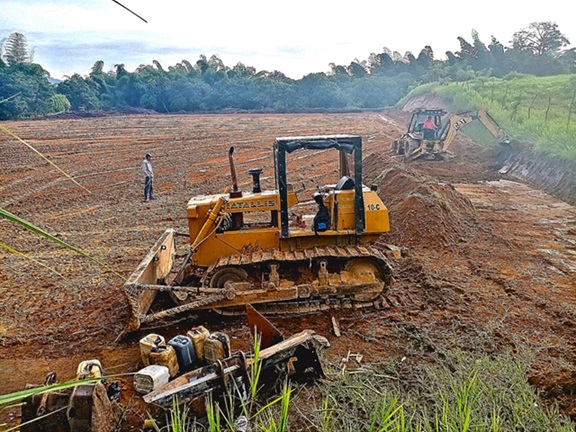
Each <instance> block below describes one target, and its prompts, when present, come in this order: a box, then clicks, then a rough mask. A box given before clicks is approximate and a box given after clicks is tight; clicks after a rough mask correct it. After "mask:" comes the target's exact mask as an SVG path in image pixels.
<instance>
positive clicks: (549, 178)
mask: <svg viewBox="0 0 576 432" xmlns="http://www.w3.org/2000/svg"><path fill="white" fill-rule="evenodd" d="M497 160H498V161H499V163H500V164H501V166H502V167H501V168H500V170H499V171H500V173H502V174H507V175H509V176H511V177H515V178H518V179H520V180H522V181H525V182H527V183H529V184H531V185H533V186H535V187H537V188H538V189H541V190H545V191H547V192H549V193H551V194H553V195H555V196H557V197H558V198H560V199H562V200H564V201H566V202H569V203H570V204H576V163H574V162H572V163H570V162H566V161H559V160H554V159H551V158H550V157H548V156H546V155H543V154H542V153H537V152H535V151H534V150H532V149H530V148H526V147H523V146H521V145H518V144H516V145H512V146H511V147H509V148H504V149H502V151H501V152H500V154H499V155H498V159H497Z"/></svg>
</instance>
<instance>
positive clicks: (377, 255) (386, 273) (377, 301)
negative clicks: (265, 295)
mask: <svg viewBox="0 0 576 432" xmlns="http://www.w3.org/2000/svg"><path fill="white" fill-rule="evenodd" d="M355 259H367V260H370V261H371V262H373V263H374V264H376V265H377V267H378V271H379V276H380V280H381V282H382V283H383V288H382V291H381V292H380V293H378V294H379V295H376V296H375V298H372V299H370V300H369V301H359V300H355V299H354V298H353V297H354V295H350V294H349V293H347V294H342V293H340V292H339V291H338V289H337V287H335V288H336V289H335V292H334V294H329V295H326V294H321V295H318V296H311V297H309V298H304V299H298V300H290V301H281V302H270V303H261V304H259V305H258V309H259V310H261V311H263V312H265V313H267V314H293V313H309V312H316V311H319V310H326V309H330V308H333V307H372V306H376V307H379V306H380V305H381V304H382V299H383V296H384V295H385V294H386V293H387V292H388V289H389V287H390V286H391V284H392V283H393V269H392V266H391V265H390V264H389V262H388V259H387V255H386V253H385V252H383V251H382V250H380V249H378V248H375V247H372V246H326V247H315V248H311V249H304V250H299V251H281V250H278V249H273V250H268V251H256V252H245V253H241V254H237V255H233V256H230V257H223V258H220V259H218V260H217V261H216V262H215V263H214V264H213V265H211V266H210V267H209V268H208V269H207V271H206V273H205V274H204V276H203V277H202V284H203V285H204V286H210V282H211V279H212V277H213V276H214V275H215V274H216V273H217V272H219V271H221V270H223V269H226V268H236V269H243V270H247V273H252V274H253V273H255V271H256V269H257V268H258V269H260V270H261V269H262V268H266V267H268V266H270V265H272V264H279V265H281V266H284V267H286V266H287V265H288V266H290V264H292V266H294V267H302V266H303V264H304V263H306V266H308V267H312V266H313V265H317V264H318V263H319V262H320V261H322V260H325V261H329V262H330V261H331V262H332V263H334V262H336V261H339V262H340V263H339V267H341V268H342V269H343V268H344V267H345V265H346V264H348V263H351V262H352V261H353V260H355ZM262 282H264V280H263V281H262ZM296 282H297V281H296ZM366 286H367V285H366V284H362V283H359V284H358V285H357V289H358V293H360V294H361V293H362V291H363V289H364V288H366ZM214 310H215V311H216V312H218V313H220V314H222V315H238V314H243V313H245V312H244V309H243V308H229V309H220V308H217V307H216V308H214Z"/></svg>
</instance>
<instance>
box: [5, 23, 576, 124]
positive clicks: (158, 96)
mask: <svg viewBox="0 0 576 432" xmlns="http://www.w3.org/2000/svg"><path fill="white" fill-rule="evenodd" d="M457 41H458V45H459V49H458V50H456V51H448V52H446V53H445V58H444V59H442V60H440V59H437V58H436V57H435V54H434V51H433V49H432V47H431V46H429V45H426V46H424V48H423V49H422V50H421V51H420V52H419V53H418V55H414V54H412V53H411V52H406V53H405V54H404V55H402V54H400V53H399V52H397V51H391V50H390V49H388V48H383V50H382V52H380V53H372V54H370V56H369V58H368V59H366V60H358V59H354V60H352V61H351V62H350V64H348V65H337V64H334V63H331V64H330V65H329V68H330V70H329V71H328V72H326V73H324V72H320V73H310V74H308V75H306V76H304V77H303V78H301V79H297V80H296V79H291V78H289V77H287V76H286V75H284V74H283V73H282V72H281V71H277V70H275V71H265V70H262V71H257V70H256V69H255V68H254V67H251V66H246V65H244V64H242V63H238V64H236V65H235V66H232V67H230V66H227V65H225V64H224V63H223V61H222V60H221V59H220V58H219V57H218V56H217V55H212V56H210V57H207V56H205V55H200V56H199V58H198V59H197V60H196V61H195V62H190V61H188V60H182V61H181V62H180V63H178V64H176V65H173V66H168V67H167V68H165V67H163V66H162V65H161V64H160V63H159V62H158V61H156V60H154V61H152V64H148V65H140V66H139V67H138V68H136V70H134V71H132V72H131V71H128V70H126V68H125V67H124V65H123V64H116V65H113V67H112V68H110V70H105V64H104V62H103V61H102V60H96V61H95V63H94V65H93V67H92V69H91V71H90V73H89V74H88V75H87V76H81V75H80V74H77V73H75V74H73V75H72V76H69V77H66V78H65V79H64V80H63V81H60V82H54V81H55V80H51V79H50V76H49V73H48V72H47V71H46V70H45V69H43V67H42V66H41V65H40V64H37V63H34V59H33V54H32V53H31V50H29V49H28V46H27V40H26V36H25V35H24V34H21V33H12V34H10V35H8V36H7V37H6V38H5V39H4V41H3V43H2V46H1V56H0V120H12V119H22V118H36V117H43V116H49V115H55V114H61V113H66V112H72V113H78V114H79V115H81V114H86V113H91V112H98V111H102V112H120V113H131V112H143V111H147V110H149V111H153V112H157V113H206V112H320V111H321V112H330V111H358V110H366V109H368V110H369V109H378V108H382V107H386V106H392V105H394V104H396V103H397V102H398V101H399V100H400V99H401V98H402V97H404V96H405V95H406V94H407V93H408V92H409V91H410V90H411V89H413V88H415V87H416V86H418V85H421V84H427V83H440V84H445V83H450V82H464V81H469V80H472V79H475V78H479V77H494V78H506V77H508V78H509V77H515V76H522V75H524V74H527V75H534V76H553V75H560V74H572V73H574V72H575V71H576V48H571V49H568V48H567V47H568V46H569V45H570V41H569V40H568V39H567V38H566V36H565V35H564V34H563V33H562V32H561V31H560V29H559V28H558V25H557V24H555V23H552V22H534V23H531V24H529V26H528V27H526V28H523V29H521V30H519V31H517V32H516V33H514V35H513V39H512V41H510V42H509V44H507V45H504V44H503V43H501V42H500V41H498V40H496V39H495V38H494V37H492V38H491V41H490V43H488V44H486V43H485V42H483V41H482V40H481V39H480V36H479V34H478V32H476V31H475V30H472V34H471V40H467V39H465V38H464V37H461V36H459V37H457Z"/></svg>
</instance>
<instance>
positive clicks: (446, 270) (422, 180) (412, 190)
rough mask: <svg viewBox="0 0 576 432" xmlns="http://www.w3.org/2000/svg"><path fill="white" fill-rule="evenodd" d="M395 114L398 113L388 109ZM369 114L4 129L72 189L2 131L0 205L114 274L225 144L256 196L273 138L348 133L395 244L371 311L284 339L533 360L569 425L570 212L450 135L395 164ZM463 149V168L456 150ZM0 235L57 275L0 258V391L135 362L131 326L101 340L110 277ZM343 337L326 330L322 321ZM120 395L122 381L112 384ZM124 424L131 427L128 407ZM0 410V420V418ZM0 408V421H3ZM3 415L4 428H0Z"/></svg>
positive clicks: (303, 174)
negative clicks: (427, 153) (447, 149)
mask: <svg viewBox="0 0 576 432" xmlns="http://www.w3.org/2000/svg"><path fill="white" fill-rule="evenodd" d="M390 115H391V116H392V117H393V118H394V119H395V120H396V121H397V122H401V121H402V120H403V118H402V117H398V116H395V115H394V114H393V113H391V114H390ZM390 118H391V117H386V118H384V117H383V116H381V115H379V114H375V113H371V114H317V115H314V114H309V115H239V114H238V115H198V116H193V115H187V116H183V115H174V116H149V115H140V116H122V117H104V118H89V119H88V118H87V119H71V120H51V121H49V120H46V121H44V120H42V121H30V122H13V123H5V124H4V125H5V126H6V127H8V128H10V129H11V130H12V131H13V132H14V133H16V134H17V135H18V136H20V137H21V138H23V139H25V140H26V141H28V142H29V143H31V144H32V145H34V146H35V147H36V148H37V149H38V150H39V151H40V152H42V153H43V154H45V155H47V156H48V157H49V158H50V160H51V161H53V162H54V163H56V164H57V165H58V166H60V167H61V168H62V169H64V170H65V171H67V172H68V173H70V174H71V175H72V176H73V177H74V178H75V179H76V180H77V181H78V182H79V183H81V184H82V186H84V187H85V188H86V189H88V190H89V191H90V193H88V192H86V191H85V190H83V189H82V188H80V187H78V186H76V185H75V184H74V183H73V182H71V181H70V180H68V179H66V178H65V177H63V176H62V175H60V174H59V173H58V172H57V171H55V170H54V169H53V168H52V167H51V166H50V165H49V164H48V163H46V162H45V161H44V160H42V159H41V158H39V157H38V156H37V155H36V154H35V153H33V152H32V151H31V150H30V149H28V148H27V147H25V146H24V145H22V144H21V143H19V142H18V141H16V140H14V139H12V138H10V137H8V136H5V135H4V136H2V137H1V138H0V139H1V146H2V151H1V152H0V179H1V183H0V206H2V207H3V208H5V209H7V210H9V211H11V212H13V213H15V214H17V215H19V216H20V217H22V218H24V219H26V220H28V221H30V222H33V223H34V224H36V225H38V226H40V227H41V228H43V229H45V230H46V231H48V232H50V233H52V234H55V235H57V236H58V237H59V238H60V239H62V240H64V241H66V242H68V243H70V244H72V245H75V246H77V247H80V248H82V249H83V250H84V251H86V252H87V253H89V254H90V255H92V256H93V257H95V258H97V259H99V260H102V261H103V262H105V263H107V264H109V265H111V266H113V267H114V268H115V269H116V270H117V271H118V272H119V273H120V275H122V276H123V277H127V276H128V275H129V274H130V273H131V272H132V271H133V269H134V268H135V267H136V265H137V264H138V262H139V261H140V260H141V258H142V257H143V256H144V255H145V254H146V252H147V251H148V249H149V248H150V247H151V246H152V244H153V243H154V241H155V240H156V239H157V238H158V237H159V236H160V234H161V233H162V232H163V231H164V230H165V229H166V228H168V227H174V228H177V229H179V230H181V231H185V230H186V218H185V217H186V213H185V206H186V202H187V201H188V199H189V198H190V197H191V196H193V195H198V194H203V193H214V192H219V191H222V190H224V188H225V187H226V186H227V185H228V184H229V172H228V160H227V152H228V149H229V147H230V146H231V145H234V146H235V147H236V153H235V157H236V169H237V172H238V174H239V181H240V183H241V185H240V186H241V187H243V188H244V189H247V188H248V187H249V183H250V178H249V176H248V175H247V174H245V173H246V170H247V169H249V168H255V167H263V168H264V178H263V179H262V185H263V187H264V188H273V162H272V157H271V156H272V155H271V145H272V142H273V140H274V138H276V137H278V136H291V135H308V134H310V135H320V134H335V133H349V134H359V135H361V136H362V137H363V141H364V154H365V183H366V184H370V183H377V184H378V185H379V191H380V192H379V193H380V195H381V196H382V199H383V201H384V202H385V203H386V204H387V205H388V207H389V210H390V213H391V224H392V230H391V232H390V233H389V234H388V235H385V236H383V237H382V239H381V242H382V244H385V243H391V244H395V245H397V246H400V247H402V248H403V249H404V251H405V257H404V258H403V259H402V260H400V261H398V262H395V263H394V266H395V269H396V280H397V282H396V284H395V285H394V286H393V288H392V291H391V294H390V299H389V303H390V304H389V307H387V308H385V309H384V310H378V311H374V310H371V311H368V310H362V311H357V310H354V311H350V310H335V311H331V312H330V313H317V314H311V315H306V316H303V317H301V318H300V319H299V320H297V321H295V320H290V319H288V318H282V317H274V318H272V321H273V322H274V324H275V325H276V326H277V327H278V328H279V329H280V330H281V331H283V332H284V333H285V334H290V333H292V332H296V331H300V330H302V329H303V328H312V329H314V330H316V331H317V332H318V333H320V334H322V335H324V336H327V337H328V338H329V339H330V342H331V344H332V347H331V348H330V349H328V350H327V352H326V355H327V357H328V358H329V359H330V360H334V361H338V360H339V359H340V358H342V357H345V356H346V355H347V353H348V351H349V350H351V351H352V352H354V353H360V354H362V355H363V356H364V362H378V361H381V360H383V359H401V358H402V357H406V360H405V361H406V362H420V361H425V359H426V352H436V353H437V352H441V351H442V350H448V349H454V348H461V349H465V350H468V351H471V352H475V353H486V354H494V353H497V352H500V351H502V350H507V349H511V350H514V351H518V352H527V351H529V352H530V353H533V356H532V357H531V359H532V360H531V365H532V370H531V374H530V376H529V377H528V378H529V380H530V382H532V383H533V384H535V385H536V386H537V387H538V388H539V389H540V390H542V392H543V393H542V394H543V397H544V398H545V399H546V400H547V401H549V402H557V403H558V404H559V405H560V407H561V409H562V411H563V412H564V413H566V414H570V415H571V416H572V417H573V418H574V417H575V416H576V396H574V395H575V391H576V372H575V367H574V364H575V361H576V349H575V348H576V347H575V343H576V333H575V331H574V329H575V327H576V284H575V280H576V277H575V276H576V209H575V208H574V207H571V206H569V205H567V204H565V203H563V202H561V201H558V200H556V199H554V198H553V197H551V196H549V195H546V194H544V193H542V192H539V191H537V190H534V189H532V188H529V187H527V186H525V185H522V184H520V183H517V182H515V181H514V179H510V178H501V176H500V175H498V174H497V173H495V172H494V171H492V170H491V169H490V168H489V166H490V160H491V159H490V158H491V151H490V150H483V149H481V148H479V147H477V146H476V145H475V144H474V143H473V142H471V141H470V140H468V139H466V138H464V137H463V136H459V137H457V139H456V143H455V145H454V148H453V151H454V153H455V155H456V156H455V157H454V158H452V159H449V160H448V161H446V162H442V163H435V162H416V163H412V164H410V165H408V166H407V165H404V164H403V163H402V161H401V160H398V159H396V160H395V159H392V158H391V155H390V152H389V148H390V143H391V141H392V139H393V138H395V137H397V136H399V135H400V134H401V133H402V131H403V129H404V127H403V125H398V123H395V122H394V121H393V120H392V121H390ZM465 149H466V150H468V152H469V153H470V154H471V155H472V156H471V157H469V158H465V157H463V156H462V155H463V154H464V153H465V152H464V150H465ZM146 152H151V153H152V154H153V155H154V169H155V173H156V183H155V188H156V200H155V201H152V202H150V203H142V202H141V201H142V196H141V195H142V183H143V180H142V178H141V173H140V163H141V159H142V157H143V155H144V154H145V153H146ZM289 168H291V172H290V173H289V180H290V181H291V182H292V183H294V184H295V185H298V186H297V187H296V189H302V188H303V187H305V188H306V189H305V190H304V191H303V192H300V198H301V200H307V199H309V198H310V197H311V195H312V193H313V192H314V186H315V185H317V184H323V183H334V182H335V178H334V176H336V175H337V174H336V170H337V163H336V161H335V160H334V159H331V158H329V159H327V152H319V153H315V154H312V155H311V156H309V157H305V158H300V157H298V155H294V157H291V158H290V160H289ZM0 239H1V240H0V242H1V243H4V244H6V245H8V246H10V247H12V248H14V249H17V250H18V251H20V252H22V253H25V254H28V255H30V256H31V257H33V258H35V259H36V260H39V261H41V262H42V263H44V264H46V265H47V266H49V267H51V268H52V269H53V270H55V271H56V272H58V274H56V273H54V272H52V271H50V270H48V269H46V268H44V267H42V266H39V265H38V264H36V263H34V262H32V261H29V260H25V259H23V258H22V257H20V256H17V255H13V254H9V253H6V252H3V251H2V252H0V310H1V311H2V314H1V315H0V383H2V384H1V385H0V388H1V393H5V392H9V391H14V390H19V389H22V388H23V387H24V386H25V384H26V383H28V382H33V383H40V382H42V381H43V380H44V376H45V375H46V373H47V372H48V371H51V370H55V371H56V372H57V373H58V377H59V378H60V379H66V378H71V377H73V376H74V375H75V372H76V367H77V364H78V363H79V362H80V361H81V360H85V359H89V358H98V359H100V360H101V361H102V363H103V365H104V367H105V370H106V372H109V373H118V372H129V371H135V370H137V369H138V368H139V365H138V361H139V351H138V339H139V338H140V337H141V336H143V335H145V334H146V333H148V332H149V331H150V329H142V331H140V332H139V333H134V334H132V335H131V336H130V337H129V338H128V339H126V340H123V341H120V342H118V343H115V342H114V341H115V339H116V337H117V336H118V335H119V334H120V332H121V331H122V329H123V328H124V325H125V323H126V321H127V319H128V313H129V311H128V307H127V305H126V302H125V298H124V294H123V291H122V282H123V281H122V278H120V277H118V276H117V275H115V274H113V273H112V272H108V271H105V270H103V269H102V268H100V267H99V266H98V265H96V264H94V263H92V262H89V261H87V260H86V259H84V258H82V257H80V256H77V255H75V254H73V253H71V252H69V251H67V250H65V249H63V248H61V247H59V246H56V245H53V244H51V243H49V242H48V241H47V240H45V239H43V238H39V237H38V236H36V235H33V234H31V233H29V232H27V231H26V230H24V229H21V228H19V227H16V226H15V225H13V224H11V223H9V222H7V221H1V222H0ZM331 314H332V315H334V316H336V317H337V318H338V319H339V322H340V326H341V331H342V332H343V336H342V337H340V338H336V337H334V336H333V335H332V334H331V324H330V316H331ZM183 318H186V319H183V320H182V321H180V322H178V323H176V324H173V325H171V326H168V327H164V328H160V329H158V328H155V329H154V331H160V332H162V333H163V334H165V335H166V336H167V337H171V336H173V335H175V334H178V333H181V332H185V331H186V329H188V328H190V327H191V326H193V325H199V324H202V325H205V326H207V327H208V328H209V329H211V330H224V331H226V332H228V333H229V334H230V335H231V336H232V344H233V348H244V347H245V342H244V340H247V339H249V331H248V329H247V328H246V325H245V321H244V320H243V319H241V318H228V319H222V318H220V317H214V316H212V315H205V316H192V317H183ZM123 387H124V390H125V392H124V396H123V401H124V402H128V399H129V396H127V395H128V394H129V390H130V387H131V385H130V382H129V380H126V381H124V382H123ZM131 403H132V409H131V410H130V413H129V416H128V421H129V422H130V423H132V424H133V425H139V423H138V421H139V419H142V418H144V417H145V413H144V411H141V408H142V407H141V406H139V405H138V403H137V402H134V401H132V402H131ZM5 415H7V414H5ZM5 415H4V416H5ZM14 421H15V419H10V422H14Z"/></svg>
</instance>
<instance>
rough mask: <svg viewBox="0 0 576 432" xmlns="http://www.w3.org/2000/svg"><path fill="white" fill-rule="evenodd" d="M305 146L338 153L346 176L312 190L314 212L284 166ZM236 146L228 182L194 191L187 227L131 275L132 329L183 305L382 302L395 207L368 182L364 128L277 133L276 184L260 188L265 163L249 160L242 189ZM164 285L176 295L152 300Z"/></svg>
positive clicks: (226, 310)
mask: <svg viewBox="0 0 576 432" xmlns="http://www.w3.org/2000/svg"><path fill="white" fill-rule="evenodd" d="M307 150H308V151H315V152H317V151H321V150H326V151H327V153H329V152H331V153H336V152H337V153H338V155H339V167H340V170H339V171H340V173H339V177H338V178H336V179H335V181H334V184H330V185H324V186H321V187H319V188H318V189H317V192H316V193H315V194H314V201H315V202H316V203H317V205H318V208H319V211H318V212H317V213H316V216H314V214H308V215H299V214H297V213H298V209H300V208H301V207H302V206H297V204H298V202H299V199H298V197H297V195H296V192H295V191H294V189H293V187H292V185H291V184H290V183H288V180H287V175H286V165H287V159H288V156H289V155H292V154H293V153H300V152H304V151H307ZM233 153H234V147H231V148H230V150H229V161H230V169H231V179H232V180H231V186H230V187H229V188H228V190H227V191H226V192H225V193H220V194H215V195H207V196H205V195H203V196H196V197H193V198H191V199H190V201H189V202H188V206H187V216H188V233H187V234H178V233H177V232H176V231H175V230H174V229H168V230H166V232H165V233H164V234H163V235H162V236H161V238H160V239H159V240H158V241H157V243H156V244H155V245H154V247H153V248H152V249H151V251H150V252H149V253H148V254H147V256H146V257H145V258H144V259H143V260H142V262H141V263H140V265H139V266H138V268H137V269H136V270H135V271H134V273H133V274H132V275H131V276H130V278H129V280H128V281H127V283H126V284H125V285H124V289H125V292H126V294H127V296H128V299H129V301H130V305H131V308H132V316H133V319H132V321H131V323H130V324H129V329H128V330H134V329H137V328H138V327H139V326H140V325H141V324H142V323H148V322H150V321H153V320H156V319H161V318H166V317H171V316H173V315H175V314H178V313H181V312H186V311H198V310H205V309H212V310H215V311H217V312H220V313H223V314H234V313H237V312H238V311H242V313H244V310H245V306H246V305H247V304H253V305H254V306H255V307H258V309H259V310H260V311H262V312H263V313H275V312H276V313H301V312H310V311H315V310H322V309H327V308H330V307H333V306H336V307H353V306H356V307H364V306H376V307H378V306H380V305H381V304H382V301H383V300H384V297H383V296H384V295H385V294H386V292H387V291H388V288H389V287H390V285H391V284H392V281H393V271H392V267H391V265H390V264H389V257H390V256H398V254H399V252H398V251H397V250H396V249H395V248H394V247H393V246H390V247H376V246H375V245H374V243H375V242H376V241H377V240H378V239H379V238H380V236H381V235H382V234H384V233H386V232H387V231H389V219H388V210H387V208H386V206H385V205H384V203H383V202H382V200H381V199H380V197H379V196H378V194H377V188H376V186H375V185H373V186H371V187H367V186H365V185H363V184H362V139H361V137H359V136H354V135H330V136H311V137H287V138H277V139H276V141H275V142H274V145H273V156H274V157H273V159H274V171H275V185H276V189H274V190H262V189H261V186H260V175H261V174H262V169H260V168H258V169H251V170H248V173H249V174H250V175H251V176H252V190H251V191H241V190H239V189H238V186H237V181H236V170H235V166H234V159H233ZM335 171H336V170H335ZM310 202H311V203H312V205H314V206H316V204H313V201H311V200H310ZM313 210H315V209H313ZM321 216H322V217H321ZM183 236H184V238H186V240H185V245H184V246H183V248H180V249H179V245H177V244H176V243H177V242H176V239H177V238H183ZM178 257H181V258H182V259H181V260H180V262H179V263H177V262H176V261H177V259H178ZM160 292H167V293H168V294H169V297H170V298H171V301H172V302H173V304H167V303H166V301H165V300H166V299H164V302H160V304H159V305H156V306H154V307H152V308H151V306H152V304H153V303H155V299H156V298H157V297H158V293H160ZM158 303H159V302H156V304H158Z"/></svg>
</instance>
